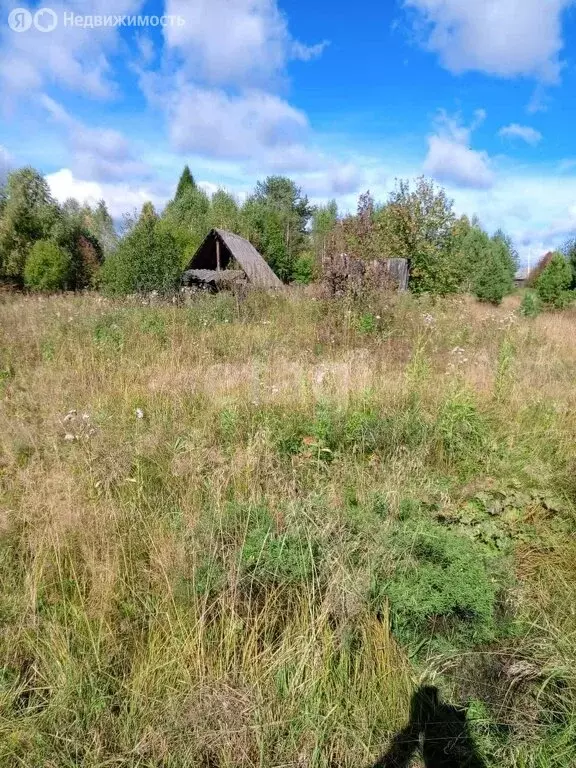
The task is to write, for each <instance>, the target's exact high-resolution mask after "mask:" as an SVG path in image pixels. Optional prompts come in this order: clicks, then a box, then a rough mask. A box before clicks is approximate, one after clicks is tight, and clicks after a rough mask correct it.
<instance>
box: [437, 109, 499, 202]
mask: <svg viewBox="0 0 576 768" xmlns="http://www.w3.org/2000/svg"><path fill="white" fill-rule="evenodd" d="M485 117H486V113H485V112H484V111H483V110H478V111H477V112H476V114H475V118H474V122H473V123H472V125H470V126H465V125H463V124H462V123H461V121H460V120H459V119H458V118H457V117H450V116H449V115H447V114H446V113H445V112H440V116H439V118H438V121H437V126H436V127H437V132H436V134H434V135H432V136H430V137H429V138H428V155H427V156H426V160H425V161H424V173H426V174H429V175H430V176H432V177H433V178H435V179H437V180H438V181H441V182H449V183H452V184H454V185H455V186H457V187H471V188H473V189H489V188H490V187H491V186H492V185H493V184H494V180H495V176H494V172H493V170H492V167H491V162H490V157H489V156H488V153H487V152H484V151H480V150H474V149H471V147H470V146H469V144H470V139H471V136H472V132H473V131H474V130H475V129H476V128H477V127H478V125H479V124H480V123H481V122H483V120H484V119H485Z"/></svg>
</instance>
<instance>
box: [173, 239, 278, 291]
mask: <svg viewBox="0 0 576 768" xmlns="http://www.w3.org/2000/svg"><path fill="white" fill-rule="evenodd" d="M237 280H245V281H246V282H248V283H249V284H250V285H253V286H254V287H256V288H280V287H281V286H282V281H281V280H280V279H279V278H278V277H277V276H276V275H275V274H274V272H273V271H272V270H271V269H270V267H269V266H268V264H267V263H266V262H265V261H264V258H263V257H262V256H261V255H260V254H259V253H258V251H257V250H256V248H254V246H253V245H252V243H250V242H248V240H245V239H244V238H243V237H240V235H235V234H233V233H232V232H227V231H226V230H225V229H212V230H210V232H209V233H208V234H207V235H206V238H205V239H204V242H203V243H202V245H201V246H200V247H199V248H198V250H197V251H196V253H195V254H194V256H193V257H192V258H191V260H190V262H189V264H188V266H187V267H186V270H185V272H184V275H183V278H182V282H183V283H184V285H193V284H205V285H216V286H218V285H222V284H226V283H233V282H235V281H237Z"/></svg>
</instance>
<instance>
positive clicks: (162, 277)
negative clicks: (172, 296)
mask: <svg viewBox="0 0 576 768" xmlns="http://www.w3.org/2000/svg"><path fill="white" fill-rule="evenodd" d="M181 273H182V269H181V256H180V251H179V248H178V244H177V242H176V240H175V238H174V237H173V235H172V234H171V233H170V232H169V231H167V230H166V229H165V227H163V226H161V225H160V222H159V220H158V217H157V216H156V214H155V213H154V209H153V208H152V207H151V206H150V207H146V206H144V208H143V209H142V214H141V216H140V219H139V220H138V222H137V223H136V225H135V226H134V228H133V229H132V231H131V232H129V234H127V235H126V236H125V237H124V239H123V240H122V241H121V242H120V245H119V246H118V248H117V249H116V251H115V252H114V253H112V254H111V255H110V256H108V258H107V259H106V261H105V262H104V265H103V267H102V269H101V272H100V283H101V285H102V287H103V289H104V290H105V291H106V292H108V293H111V294H127V293H140V292H147V291H160V292H162V293H167V292H170V291H173V290H175V289H176V287H177V286H178V283H179V281H180V277H181Z"/></svg>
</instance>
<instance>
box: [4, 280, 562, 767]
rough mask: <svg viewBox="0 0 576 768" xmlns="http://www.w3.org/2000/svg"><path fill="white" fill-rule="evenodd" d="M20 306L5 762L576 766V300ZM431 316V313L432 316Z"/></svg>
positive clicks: (8, 334) (284, 299)
mask: <svg viewBox="0 0 576 768" xmlns="http://www.w3.org/2000/svg"><path fill="white" fill-rule="evenodd" d="M517 304H518V300H517V299H512V300H511V303H508V304H505V305H504V306H503V307H501V308H497V309H495V308H492V307H486V306H483V305H479V304H477V303H475V302H472V301H471V300H466V299H461V298H459V299H453V300H442V301H438V302H436V303H435V304H431V303H430V302H429V301H428V300H427V299H425V298H423V299H421V300H419V301H417V300H415V299H413V298H412V297H410V296H396V297H390V296H382V297H369V298H366V299H364V300H363V301H362V303H361V304H354V303H352V302H350V301H347V300H342V301H340V300H337V301H323V300H320V299H312V298H307V297H305V296H304V295H303V294H301V293H299V292H298V291H294V292H286V293H282V294H280V295H276V296H265V295H260V294H252V295H251V296H249V297H248V298H247V299H246V300H244V301H242V302H238V301H237V300H236V299H234V298H233V297H229V296H224V295H219V296H209V297H208V296H200V297H198V300H197V301H195V302H194V304H192V305H190V306H186V307H177V306H152V307H147V306H142V305H140V304H138V303H137V302H133V303H122V302H111V301H109V300H105V299H102V298H101V297H99V296H96V295H93V296H92V295H86V296H61V297H51V298H43V297H30V298H28V297H18V296H12V297H8V298H6V299H3V300H2V303H0V583H1V585H2V586H1V588H0V713H1V715H0V765H2V766H4V765H5V766H7V767H10V768H11V767H12V766H20V767H25V768H35V767H36V766H50V767H51V768H52V767H54V768H61V767H64V766H66V767H68V766H70V768H71V767H72V766H78V765H82V766H87V767H90V768H104V767H105V766H106V768H107V767H108V766H134V767H136V766H138V767H139V768H141V767H143V766H146V767H148V766H150V768H152V766H153V767H154V768H159V767H160V766H162V768H167V767H169V768H176V767H178V768H179V767H180V766H190V765H200V766H208V765H210V766H218V768H225V767H226V766H255V765H257V766H262V768H268V767H269V766H279V765H296V764H298V765H306V766H310V768H312V766H313V767H314V768H316V767H318V768H322V767H323V766H326V768H328V766H330V767H331V768H334V767H335V766H338V767H340V766H342V767H345V766H346V767H347V766H357V765H370V763H371V761H372V762H373V761H374V760H375V759H376V757H377V756H378V755H380V754H381V753H382V752H383V751H384V750H385V748H386V746H387V744H388V743H389V740H390V738H391V737H392V736H393V735H394V733H395V732H396V731H397V730H398V729H400V728H401V727H402V726H403V725H404V724H405V722H406V719H407V717H408V713H409V706H410V696H411V693H412V691H413V690H414V689H415V687H416V686H417V685H418V684H419V683H420V682H427V683H430V684H434V685H437V686H439V687H440V688H441V690H442V693H443V695H444V697H445V698H446V699H447V700H449V701H451V702H453V703H459V704H462V705H469V722H470V725H471V728H472V731H473V734H474V737H475V740H476V742H477V744H478V747H479V749H480V750H481V751H482V752H483V754H484V755H485V757H486V760H487V762H488V764H489V765H491V766H505V767H510V768H512V766H520V767H521V768H524V766H525V767H526V768H528V767H529V768H536V767H537V768H540V767H542V768H544V767H545V766H546V767H547V766H556V765H557V766H567V765H571V764H576V747H575V744H576V742H575V739H574V736H575V732H576V695H575V693H576V678H575V675H574V669H576V616H575V610H576V609H575V608H574V605H576V568H575V567H574V563H576V547H575V545H574V544H573V541H574V532H575V531H574V529H575V525H574V522H575V518H574V509H575V504H576V482H575V480H574V478H575V477H576V471H575V470H576V455H575V452H574V445H575V444H576V416H575V415H574V414H575V413H576V410H575V409H574V406H575V405H576V403H575V402H574V395H573V388H572V384H573V381H574V376H575V375H576V334H575V333H574V331H575V328H576V315H574V313H572V312H571V311H570V310H569V311H567V312H565V313H563V314H562V315H551V314H548V313H547V314H542V315H540V316H538V317H524V315H522V314H521V313H519V312H517V306H516V305H517ZM430 315H432V316H433V319H434V322H430V319H429V317H430Z"/></svg>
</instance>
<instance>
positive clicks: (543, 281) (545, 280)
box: [536, 253, 572, 309]
mask: <svg viewBox="0 0 576 768" xmlns="http://www.w3.org/2000/svg"><path fill="white" fill-rule="evenodd" d="M571 283H572V269H571V267H570V264H569V263H568V262H567V261H566V259H565V258H564V256H562V254H561V253H555V254H554V256H553V257H552V258H551V259H550V262H549V264H548V266H547V267H546V269H545V270H544V271H543V272H542V274H541V275H540V277H539V278H538V281H537V283H536V292H537V294H538V296H539V298H540V299H541V301H542V303H543V304H545V305H546V306H548V307H554V308H555V309H563V308H564V307H565V306H566V305H567V304H568V303H569V301H570V299H571V296H570V293H569V292H568V289H569V288H570V285H571Z"/></svg>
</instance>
